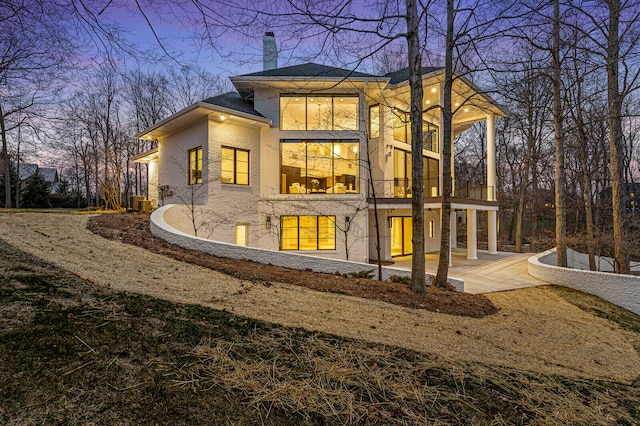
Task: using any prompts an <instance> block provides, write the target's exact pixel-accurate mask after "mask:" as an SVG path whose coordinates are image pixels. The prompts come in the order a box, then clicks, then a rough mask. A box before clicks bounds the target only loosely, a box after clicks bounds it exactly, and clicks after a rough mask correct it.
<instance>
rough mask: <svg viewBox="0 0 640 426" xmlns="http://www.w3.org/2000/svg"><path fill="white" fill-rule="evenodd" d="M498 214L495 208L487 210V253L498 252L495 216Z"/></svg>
mask: <svg viewBox="0 0 640 426" xmlns="http://www.w3.org/2000/svg"><path fill="white" fill-rule="evenodd" d="M497 216H498V212H497V211H496V210H489V211H488V212H487V217H488V222H489V227H488V228H489V229H488V233H487V234H488V238H489V247H488V249H489V254H498V226H497V221H496V218H497Z"/></svg>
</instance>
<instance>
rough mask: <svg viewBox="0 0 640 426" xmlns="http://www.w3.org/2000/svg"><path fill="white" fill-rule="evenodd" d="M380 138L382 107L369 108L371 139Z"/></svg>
mask: <svg viewBox="0 0 640 426" xmlns="http://www.w3.org/2000/svg"><path fill="white" fill-rule="evenodd" d="M379 137H380V105H373V106H370V107H369V138H371V139H374V138H379Z"/></svg>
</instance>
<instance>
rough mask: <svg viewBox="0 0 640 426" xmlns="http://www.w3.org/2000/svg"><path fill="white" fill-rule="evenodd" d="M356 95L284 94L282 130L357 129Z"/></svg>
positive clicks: (281, 103) (281, 102) (282, 101)
mask: <svg viewBox="0 0 640 426" xmlns="http://www.w3.org/2000/svg"><path fill="white" fill-rule="evenodd" d="M358 102H359V98H358V96H357V95H282V96H280V129H281V130H358V129H359V121H360V120H359V114H358Z"/></svg>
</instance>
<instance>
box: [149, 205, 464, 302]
mask: <svg viewBox="0 0 640 426" xmlns="http://www.w3.org/2000/svg"><path fill="white" fill-rule="evenodd" d="M180 207H181V208H183V206H180ZM173 208H175V206H172V205H167V206H164V207H161V208H159V209H157V210H155V211H154V212H153V213H152V215H151V232H152V233H153V235H155V236H156V237H158V238H162V239H164V240H166V241H168V242H170V243H172V244H176V245H178V246H181V247H184V248H188V249H192V250H198V251H201V252H204V253H208V254H212V255H215V256H219V257H229V258H233V259H244V260H251V261H253V262H258V263H265V264H272V265H277V266H284V267H287V268H292V269H300V270H305V269H311V270H313V271H315V272H324V273H328V274H333V273H336V272H340V273H342V274H347V273H357V272H361V271H371V270H373V271H374V272H375V271H376V265H371V264H368V263H361V262H352V261H345V260H340V259H327V258H322V257H316V256H315V255H314V256H309V255H305V254H300V253H291V252H282V251H271V250H266V249H261V248H255V247H243V246H237V245H235V244H228V243H223V242H219V241H212V240H209V239H206V238H200V237H194V236H192V235H189V234H187V233H185V232H182V231H180V230H179V229H176V228H174V227H173V226H171V225H170V224H168V223H167V222H166V221H165V217H167V218H168V217H169V216H171V215H172V214H174V212H172V213H169V212H170V211H171V210H172V209H173ZM167 213H168V215H167ZM410 274H411V272H410V271H406V270H402V269H395V268H390V267H383V272H382V276H383V279H384V280H388V279H389V277H390V276H392V275H398V276H409V275H410ZM425 275H426V277H427V280H428V281H427V282H429V280H430V279H431V277H432V275H430V274H425ZM450 282H451V284H452V285H453V286H455V287H456V289H457V290H458V291H464V281H462V280H460V279H455V278H451V279H450Z"/></svg>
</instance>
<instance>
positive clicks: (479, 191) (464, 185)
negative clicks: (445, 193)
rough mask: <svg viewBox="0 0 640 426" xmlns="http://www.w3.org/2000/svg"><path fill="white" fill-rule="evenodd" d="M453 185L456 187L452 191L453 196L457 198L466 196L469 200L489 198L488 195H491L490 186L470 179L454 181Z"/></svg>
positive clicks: (491, 189)
mask: <svg viewBox="0 0 640 426" xmlns="http://www.w3.org/2000/svg"><path fill="white" fill-rule="evenodd" d="M455 186H456V189H455V191H454V193H453V196H454V197H457V198H468V199H471V200H489V198H490V197H489V195H490V194H491V195H493V187H492V186H487V185H477V184H474V183H472V182H470V181H460V182H456V185H455ZM491 198H493V197H491Z"/></svg>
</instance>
